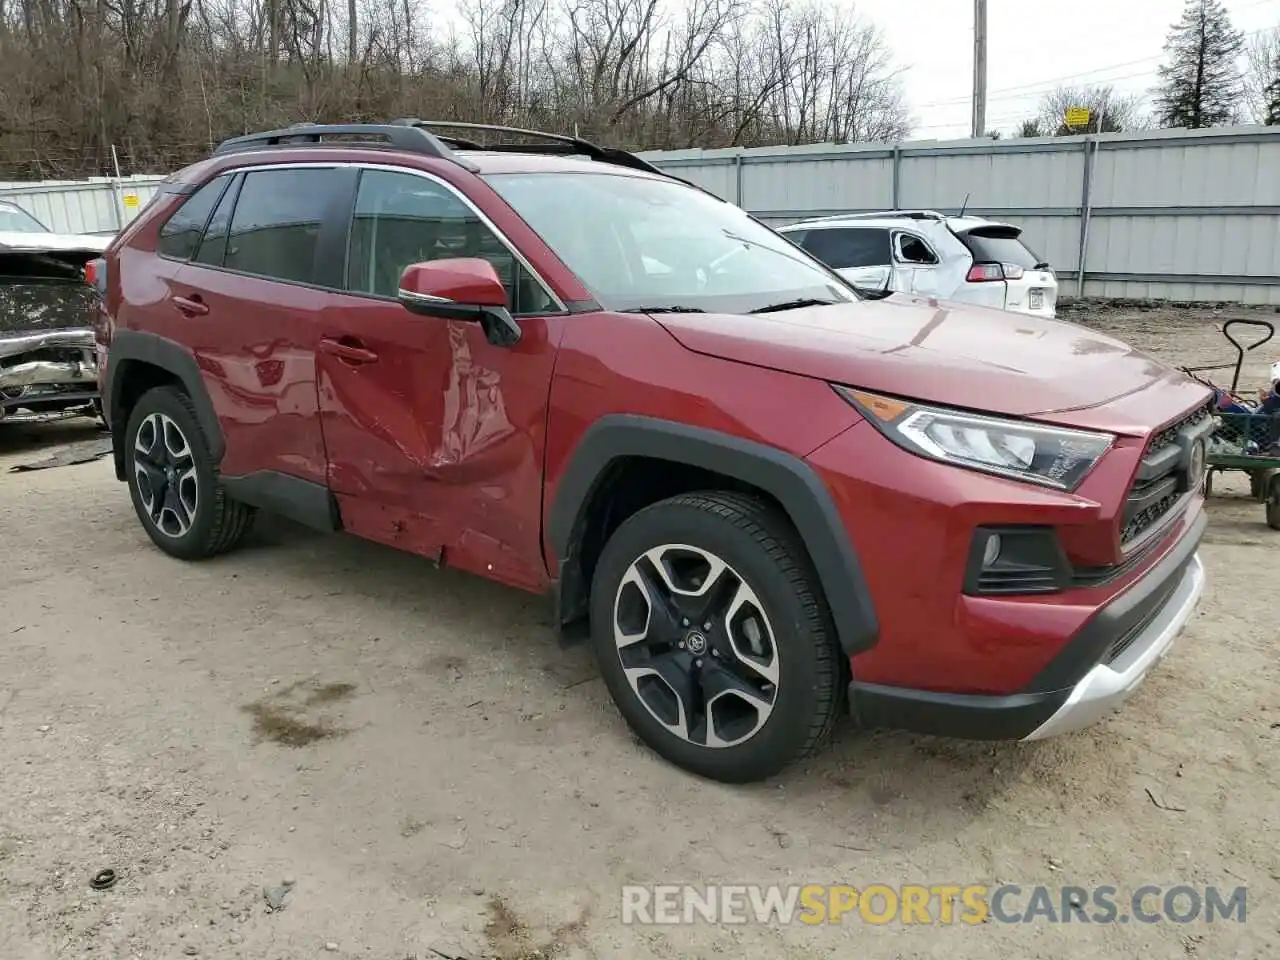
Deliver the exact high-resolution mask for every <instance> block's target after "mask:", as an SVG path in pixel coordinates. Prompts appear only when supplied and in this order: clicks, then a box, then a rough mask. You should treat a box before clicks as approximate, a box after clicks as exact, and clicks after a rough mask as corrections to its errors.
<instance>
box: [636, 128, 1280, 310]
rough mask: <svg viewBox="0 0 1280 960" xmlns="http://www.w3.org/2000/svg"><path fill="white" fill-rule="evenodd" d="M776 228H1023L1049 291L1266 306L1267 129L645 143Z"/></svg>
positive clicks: (1269, 241)
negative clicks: (960, 215)
mask: <svg viewBox="0 0 1280 960" xmlns="http://www.w3.org/2000/svg"><path fill="white" fill-rule="evenodd" d="M644 156H645V158H646V159H648V160H649V161H650V162H652V163H654V164H655V165H657V166H659V167H661V168H663V169H666V170H670V171H671V172H672V173H673V174H676V175H678V176H682V177H684V178H685V179H687V180H691V181H693V182H695V183H697V184H699V185H700V186H703V187H705V188H707V189H708V190H711V191H712V192H713V193H715V194H717V195H718V196H720V197H723V198H724V199H726V200H730V201H733V202H734V203H736V204H738V205H739V206H741V207H744V208H745V209H747V210H749V211H750V212H752V213H753V214H755V215H756V216H758V217H760V218H761V219H762V220H764V221H765V222H767V223H771V224H773V225H775V226H778V225H782V224H785V223H794V222H795V221H797V220H802V219H805V218H807V217H820V216H829V215H832V214H838V213H863V212H870V211H874V210H893V209H896V210H904V209H925V210H937V211H939V212H942V213H956V212H959V210H960V209H961V207H962V206H965V204H966V198H967V201H968V202H967V211H968V212H970V213H974V214H977V215H979V216H984V217H990V218H992V219H999V220H1006V221H1009V222H1012V223H1016V224H1018V225H1019V226H1021V227H1023V229H1024V231H1025V233H1024V238H1025V239H1026V240H1027V242H1028V244H1029V245H1030V246H1031V247H1032V248H1033V249H1035V250H1036V251H1037V252H1038V253H1040V254H1041V255H1042V256H1044V257H1045V258H1046V259H1047V260H1048V261H1049V262H1050V263H1052V264H1053V265H1054V268H1055V270H1056V271H1057V273H1058V276H1059V277H1060V278H1061V279H1062V280H1064V281H1065V282H1064V284H1063V286H1064V290H1063V294H1064V295H1066V296H1072V295H1076V294H1078V293H1079V292H1081V291H1080V290H1079V288H1078V287H1077V283H1078V281H1079V266H1080V264H1081V263H1082V262H1083V263H1084V264H1085V269H1084V278H1083V290H1082V292H1083V295H1084V296H1096V297H1114V298H1125V299H1130V298H1132V299H1146V298H1153V299H1171V300H1195V301H1234V302H1245V303H1259V304H1276V305H1280V128H1275V127H1233V128H1228V129H1223V130H1203V131H1199V130H1197V131H1188V130H1162V131H1156V132H1152V133H1142V134H1104V135H1102V136H1096V137H1093V136H1091V137H1061V138H1049V137H1045V138H1038V139H1034V140H997V141H991V140H964V141H953V142H946V143H942V142H937V141H930V142H921V143H903V144H895V145H865V144H859V145H851V146H835V145H830V144H826V145H817V146H808V147H762V148H757V149H750V150H733V149H731V150H705V151H703V150H685V151H669V152H654V153H646V154H644Z"/></svg>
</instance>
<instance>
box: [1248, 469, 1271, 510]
mask: <svg viewBox="0 0 1280 960" xmlns="http://www.w3.org/2000/svg"><path fill="white" fill-rule="evenodd" d="M1275 474H1276V472H1275V471H1274V470H1254V471H1253V472H1251V473H1250V474H1249V496H1251V497H1253V499H1255V500H1257V501H1258V502H1260V503H1265V502H1266V500H1267V491H1269V490H1270V489H1271V478H1272V477H1274V476H1275Z"/></svg>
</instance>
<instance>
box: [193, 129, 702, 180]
mask: <svg viewBox="0 0 1280 960" xmlns="http://www.w3.org/2000/svg"><path fill="white" fill-rule="evenodd" d="M445 129H454V130H468V131H476V132H487V133H505V134H515V135H517V136H521V137H529V138H533V139H539V140H542V141H543V142H542V143H540V144H528V143H500V144H484V143H480V142H479V141H478V140H474V139H471V138H469V137H464V136H448V135H445V134H438V133H436V132H434V131H437V130H445ZM324 137H361V138H364V140H363V142H361V143H360V146H362V147H369V146H375V147H376V146H381V147H387V148H390V149H393V150H404V151H407V152H410V153H420V154H424V155H426V156H430V157H437V158H439V159H442V160H449V161H451V162H453V163H456V164H458V165H460V166H463V167H466V168H467V169H468V170H472V171H474V170H476V169H477V168H476V166H475V165H474V164H472V163H468V162H467V161H466V160H464V159H463V158H462V157H459V156H458V155H457V154H456V153H455V152H454V151H455V150H478V151H489V150H493V151H508V152H515V153H559V154H579V155H582V156H586V157H590V158H591V159H592V160H597V161H600V162H602V163H611V164H614V165H616V166H620V167H628V168H629V169H632V170H641V171H643V172H645V173H651V174H654V175H656V176H660V177H665V178H667V179H668V180H677V181H679V182H680V183H683V184H685V185H687V186H690V187H693V188H694V189H696V190H700V191H702V192H703V193H706V194H708V195H709V196H713V197H715V196H716V195H715V194H714V193H711V191H709V190H707V189H705V188H704V187H700V186H698V184H696V183H693V182H692V181H689V180H685V179H684V178H683V177H677V176H675V175H674V174H671V173H668V172H667V171H665V170H663V169H661V168H659V167H657V166H655V165H653V164H652V163H650V162H649V161H647V160H644V159H642V158H641V157H637V156H636V155H635V154H634V153H629V152H628V151H626V150H620V149H618V148H617V147H602V146H600V145H599V144H595V143H592V142H591V141H589V140H583V139H581V138H580V137H570V136H565V135H564V134H559V133H546V132H544V131H541V130H525V129H522V128H520V127H504V126H499V125H496V124H489V123H464V122H461V121H454V120H418V119H416V118H412V117H406V118H403V119H400V120H394V121H392V122H390V123H296V124H293V125H292V126H290V127H286V128H284V129H279V130H266V131H263V132H261V133H251V134H248V135H246V136H242V137H232V138H231V139H229V140H224V141H222V143H220V144H218V146H217V148H216V149H214V151H213V152H214V155H215V156H218V155H224V154H229V153H239V152H240V151H243V150H255V149H263V148H270V147H295V146H310V147H315V146H318V145H323V138H324ZM716 199H717V200H718V199H720V198H719V197H716Z"/></svg>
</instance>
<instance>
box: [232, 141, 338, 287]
mask: <svg viewBox="0 0 1280 960" xmlns="http://www.w3.org/2000/svg"><path fill="white" fill-rule="evenodd" d="M343 188H344V180H343V178H342V174H341V172H340V171H338V170H337V169H334V168H329V167H307V168H303V169H286V170H256V171H254V172H252V173H248V174H245V178H244V183H243V184H241V186H240V196H239V197H238V198H237V199H236V206H235V213H233V214H232V216H231V229H230V231H229V233H228V236H227V250H226V256H225V257H224V259H223V266H225V267H226V268H227V269H228V270H236V271H239V272H240V273H251V274H254V275H256V276H260V277H270V278H271V279H273V280H291V281H294V282H296V283H313V282H315V265H316V247H317V246H318V245H319V242H320V227H321V222H322V219H323V217H324V211H325V209H326V208H327V206H328V203H327V201H328V199H329V198H330V197H331V196H332V193H333V191H334V190H341V189H343Z"/></svg>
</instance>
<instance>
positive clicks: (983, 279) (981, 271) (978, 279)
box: [965, 263, 1004, 283]
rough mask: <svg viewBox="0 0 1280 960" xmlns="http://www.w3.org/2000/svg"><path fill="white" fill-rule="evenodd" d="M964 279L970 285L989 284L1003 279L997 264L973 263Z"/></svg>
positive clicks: (1001, 271)
mask: <svg viewBox="0 0 1280 960" xmlns="http://www.w3.org/2000/svg"><path fill="white" fill-rule="evenodd" d="M965 279H966V280H967V281H969V282H970V283H990V282H992V281H996V280H1003V279H1004V271H1003V270H1002V269H1000V264H998V263H975V264H974V265H973V266H972V267H970V268H969V272H968V273H967V274H966V275H965Z"/></svg>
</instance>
